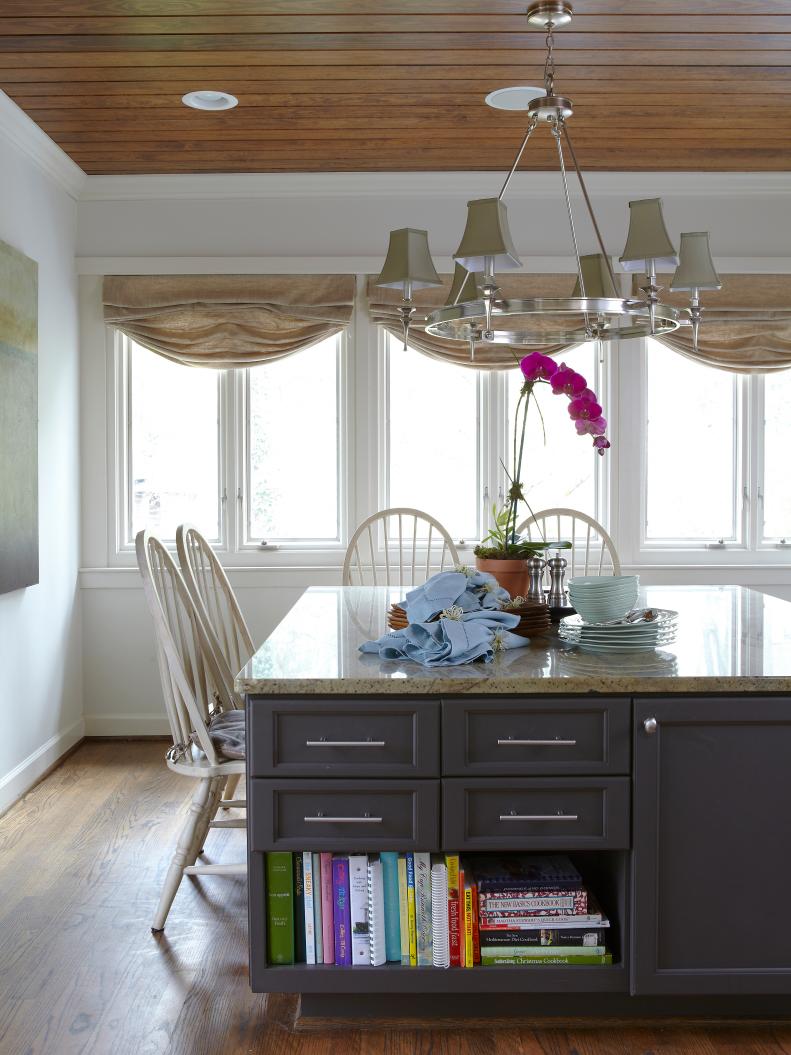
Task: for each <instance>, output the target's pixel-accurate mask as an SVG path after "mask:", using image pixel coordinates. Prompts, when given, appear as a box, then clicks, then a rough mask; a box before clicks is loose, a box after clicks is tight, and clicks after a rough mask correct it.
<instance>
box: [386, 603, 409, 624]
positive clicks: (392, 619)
mask: <svg viewBox="0 0 791 1055" xmlns="http://www.w3.org/2000/svg"><path fill="white" fill-rule="evenodd" d="M387 625H388V626H389V627H390V629H391V630H403V629H404V627H405V626H407V625H408V620H407V617H406V612H405V611H404V609H403V608H400V607H399V606H398V605H397V604H391V605H390V611H389V612H388V613H387Z"/></svg>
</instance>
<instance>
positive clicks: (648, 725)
mask: <svg viewBox="0 0 791 1055" xmlns="http://www.w3.org/2000/svg"><path fill="white" fill-rule="evenodd" d="M658 724H659V723H658V722H657V720H656V718H646V720H645V721H644V722H643V729H645V731H646V734H647V735H648V736H653V735H654V733H655V732H656V730H657V726H658Z"/></svg>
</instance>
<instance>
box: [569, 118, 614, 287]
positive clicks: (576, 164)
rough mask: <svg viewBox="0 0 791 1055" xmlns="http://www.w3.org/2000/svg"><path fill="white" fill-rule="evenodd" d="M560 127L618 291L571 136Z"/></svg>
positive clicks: (600, 245) (598, 240) (603, 254)
mask: <svg viewBox="0 0 791 1055" xmlns="http://www.w3.org/2000/svg"><path fill="white" fill-rule="evenodd" d="M560 127H561V128H562V130H563V135H564V137H565V139H566V143H567V144H568V148H569V153H570V154H571V160H572V163H573V165H574V171H575V172H576V173H577V179H578V180H579V184H580V189H581V190H582V197H583V198H584V199H585V206H586V208H587V210H588V216H590V221H591V223H592V224H593V230H594V232H595V234H596V241H597V242H598V243H599V249H600V250H601V255H602V256H603V257H604V262H605V264H606V265H607V271H608V272H609V275H610V279H611V281H612V285H613V289H614V290H616V291H620V286H619V284H618V283H617V282H616V281H615V272H614V271H613V269H612V261H611V260H610V256H609V254H608V252H607V250H606V249H605V247H604V239H603V238H602V235H601V231H600V230H599V224H598V222H597V220H596V214H595V213H594V211H593V205H592V204H591V200H590V197H589V195H588V188H587V187H586V186H585V180H584V179H583V176H582V170H581V169H580V166H579V162H578V161H577V154H576V151H575V150H574V144H573V143H572V142H571V136H570V135H569V129H568V125H567V124H566V122H565V121H563V120H561V122H560Z"/></svg>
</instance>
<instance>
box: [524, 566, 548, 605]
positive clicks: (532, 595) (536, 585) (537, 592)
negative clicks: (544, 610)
mask: <svg viewBox="0 0 791 1055" xmlns="http://www.w3.org/2000/svg"><path fill="white" fill-rule="evenodd" d="M546 566H547V562H546V561H545V560H544V559H543V558H542V557H528V559H527V572H528V575H529V576H530V587H529V589H528V591H527V599H528V601H540V602H541V603H542V604H543V603H544V568H545V567H546Z"/></svg>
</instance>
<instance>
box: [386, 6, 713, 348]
mask: <svg viewBox="0 0 791 1055" xmlns="http://www.w3.org/2000/svg"><path fill="white" fill-rule="evenodd" d="M572 14H573V11H572V7H571V4H569V3H565V2H562V0H538V2H536V3H532V4H531V5H530V6H529V7H528V9H527V21H528V23H529V24H530V25H531V26H536V27H540V28H541V29H543V30H544V31H545V32H546V48H547V53H546V61H545V63H544V85H543V95H542V94H540V91H541V90H540V89H535V90H532V89H529V88H525V87H513V88H502V89H498V90H497V91H495V92H491V93H490V94H489V95H488V96H487V98H486V101H487V103H489V105H490V106H493V107H495V108H498V109H510V110H514V109H523V110H524V111H525V113H526V114H527V118H528V123H527V129H526V131H525V134H524V137H523V139H522V142H521V144H520V145H519V149H518V150H517V152H516V156H515V158H514V162H513V164H512V165H511V168H510V171H509V172H508V174H507V176H506V177H505V181H504V183H503V185H502V187H501V189H500V193H499V194H498V195H497V197H496V198H480V199H478V200H476V201H471V202H468V203H467V226H466V227H465V230H464V234H463V235H462V239H461V243H460V244H459V247H458V249H457V250H456V253H455V254H454V259H455V260H456V274H455V276H454V282H453V287H452V289H451V292H450V296H449V297H448V300H447V302H446V304H445V306H444V307H443V308H440V309H439V310H438V311H434V312H432V313H431V314H430V315H429V316H428V317H427V319H426V326H425V329H426V332H427V333H429V334H432V335H433V336H435V337H442V338H446V339H448V340H454V341H466V342H468V344H469V346H470V354H471V356H473V357H474V355H475V349H476V346H477V345H479V344H481V345H483V346H484V347H485V345H486V344H505V345H512V346H514V347H516V348H535V347H537V346H539V347H540V346H546V345H556V344H562V345H569V344H578V343H581V342H583V341H588V340H594V339H596V340H600V341H611V340H616V339H619V338H620V339H625V338H632V337H647V336H659V335H662V334H666V333H670V332H672V331H673V330H675V329H677V328H678V327H679V326H690V325H691V326H692V334H693V341H694V344H695V347H697V339H698V329H699V326H700V321H701V312H702V308H701V304H700V292H701V290H710V289H720V287H721V283H720V279H719V276H718V275H717V272H716V270H715V268H714V264H713V262H712V259H711V254H710V251H709V236H708V233H707V232H704V231H696V232H686V233H684V234H682V235H681V245H680V253H679V254H677V253H676V250H675V248H674V246H673V243H672V241H671V239H670V236H669V234H668V232H667V229H666V227H665V223H664V218H663V216H662V202H661V199H659V198H649V199H643V200H639V201H631V202H629V210H630V218H629V233H628V236H627V239H626V246H625V247H624V251H623V254H622V255H621V257H620V263H621V265H622V267H623V270H624V271H626V272H640V273H642V274H644V275H645V276H646V277H645V284H644V285H642V286H641V287H640V293H641V294H642V296H639V297H623V296H621V295H620V288H619V283H618V281H617V279H616V276H615V273H614V271H613V266H612V261H611V259H610V257H609V255H608V254H607V250H606V249H605V246H604V241H603V239H602V235H601V231H600V228H599V224H598V222H597V220H596V216H595V214H594V211H593V206H592V204H591V200H590V197H589V195H588V190H587V187H586V186H585V180H584V178H583V175H582V172H581V171H580V167H579V164H578V162H577V155H576V153H575V151H574V146H573V144H572V141H571V138H570V136H569V131H568V122H569V120H570V118H571V117H572V115H573V112H574V107H573V105H572V102H571V100H570V99H568V98H567V97H566V96H564V95H562V94H560V93H559V92H558V91H557V90H556V88H555V72H556V71H555V56H554V44H555V40H554V33H555V30H556V29H560V28H562V27H563V26H566V25H568V24H569V22H570V21H571V18H572ZM528 95H530V96H531V97H530V98H527V96H528ZM544 129H546V130H547V131H548V134H549V135H551V136H552V138H553V140H554V142H555V147H556V150H557V157H558V168H559V170H560V175H561V178H562V183H563V192H564V198H565V205H566V212H567V214H568V222H569V234H570V240H571V245H572V247H573V251H574V258H575V260H576V264H577V282H576V286H575V287H574V290H573V291H572V293H571V296H569V297H563V298H553V297H541V298H532V299H527V300H505V299H503V298H502V297H501V296H500V289H499V287H498V285H497V278H496V275H497V272H498V271H503V270H510V269H514V268H519V267H521V266H522V262H521V260H520V259H519V257H518V255H517V252H516V250H515V248H514V246H513V242H512V240H511V234H510V231H509V229H508V217H507V210H506V205H505V203H504V201H503V198H504V196H505V193H506V191H507V189H508V184H509V183H510V182H511V178H512V176H513V175H514V173H515V172H516V170H517V168H518V166H519V162H520V161H521V159H522V155H523V153H524V151H525V148H526V147H527V144H528V142H529V140H530V138H531V136H532V135H533V134H534V133H535V132H537V131H539V130H541V131H542V132H543V130H544ZM566 151H567V152H568V157H569V159H570V161H571V165H572V167H573V169H574V172H575V173H576V176H577V179H578V181H579V186H580V190H581V192H582V198H583V201H584V203H585V208H586V210H587V214H588V216H589V218H590V221H591V223H592V225H593V230H594V233H595V236H596V242H597V244H598V248H599V252H598V253H594V254H590V255H580V251H579V245H578V242H577V234H576V228H575V224H574V211H573V209H572V204H571V195H570V192H569V185H568V174H567V170H566ZM669 268H675V269H676V270H675V274H674V276H673V280H672V282H671V284H670V289H671V290H673V291H684V292H688V293H689V294H690V305H689V308H686V309H678V308H675V307H673V306H671V305H669V304H664V303H662V301H661V300H660V298H659V294H660V292H661V289H660V287H659V286H657V279H656V276H657V272H658V271H660V270H665V271H666V270H668V269H669ZM377 284H378V285H380V286H387V287H390V288H394V289H400V290H401V292H402V296H403V300H402V303H401V306H400V308H399V312H400V316H401V321H402V325H403V329H404V346H405V347H406V342H407V338H408V335H409V326H410V322H411V320H412V318H413V316H414V314H415V310H416V309H415V305H414V304H413V302H412V294H413V291H414V290H415V289H420V288H422V287H426V286H438V285H441V284H442V280H441V279H440V277H439V275H438V274H437V272H436V270H435V268H434V264H433V261H432V259H431V254H430V252H429V248H428V234H427V232H426V231H420V230H416V229H414V228H402V229H401V230H398V231H391V232H390V245H389V247H388V251H387V258H386V260H385V263H384V266H383V268H382V272H381V274H380V275H379V277H378V279H377Z"/></svg>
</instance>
